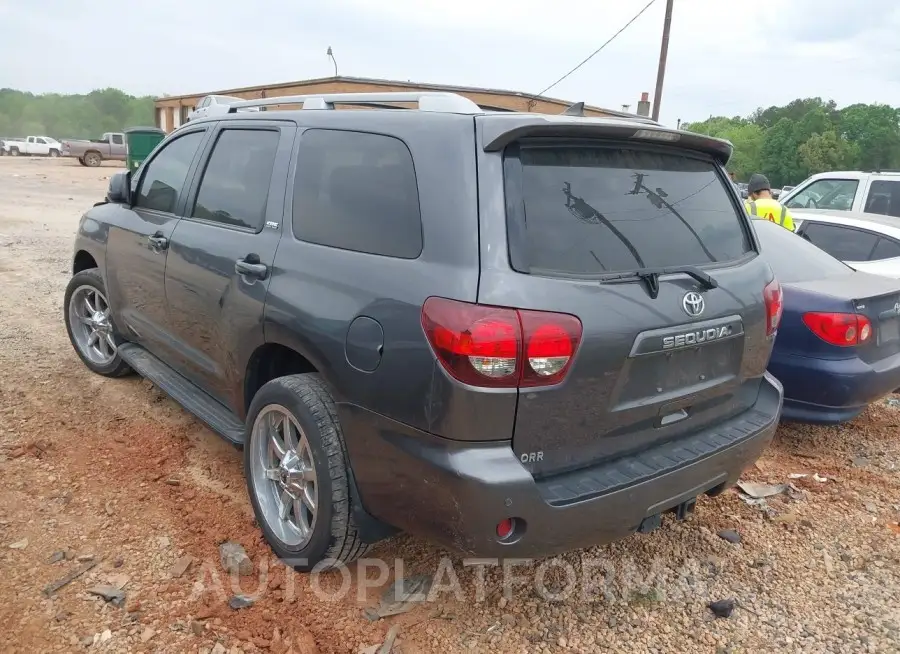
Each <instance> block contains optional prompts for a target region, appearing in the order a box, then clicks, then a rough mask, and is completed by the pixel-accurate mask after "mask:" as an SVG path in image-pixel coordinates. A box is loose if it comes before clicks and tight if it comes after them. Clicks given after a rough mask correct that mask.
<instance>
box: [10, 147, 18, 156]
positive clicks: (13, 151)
mask: <svg viewBox="0 0 900 654" xmlns="http://www.w3.org/2000/svg"><path fill="white" fill-rule="evenodd" d="M9 156H11V157H18V156H19V148H10V149H9Z"/></svg>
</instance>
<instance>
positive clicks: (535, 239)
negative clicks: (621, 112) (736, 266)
mask: <svg viewBox="0 0 900 654" xmlns="http://www.w3.org/2000/svg"><path fill="white" fill-rule="evenodd" d="M506 174H507V184H506V186H507V211H508V222H507V225H508V231H509V237H510V255H511V260H512V264H513V267H514V268H515V269H517V270H520V271H522V272H532V273H538V274H549V275H554V274H556V275H565V276H572V275H574V276H583V275H587V276H590V275H602V274H604V273H609V272H624V271H632V270H640V269H643V268H659V267H666V266H676V265H704V264H711V263H721V262H729V261H734V260H736V259H739V258H741V257H742V256H744V255H745V254H747V253H748V252H750V241H749V238H748V232H747V229H748V226H747V219H746V218H745V217H743V216H742V214H741V212H740V210H739V208H738V207H737V206H736V204H735V198H734V197H733V194H734V190H733V189H731V188H730V187H729V186H727V185H726V181H725V178H724V177H723V176H722V175H721V174H720V173H719V171H718V170H717V169H716V166H715V165H714V164H713V163H712V162H711V161H707V160H704V159H699V158H695V157H692V156H690V155H687V154H681V153H680V152H678V151H671V152H665V151H662V150H655V149H646V150H644V149H633V148H616V147H601V146H596V145H590V146H579V145H547V146H542V145H534V146H531V145H529V146H525V145H523V146H521V148H516V149H515V150H513V151H511V152H507V164H506Z"/></svg>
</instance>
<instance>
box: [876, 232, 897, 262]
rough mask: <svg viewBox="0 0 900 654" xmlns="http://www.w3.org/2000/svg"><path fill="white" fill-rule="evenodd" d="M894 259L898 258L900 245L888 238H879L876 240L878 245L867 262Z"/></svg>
mask: <svg viewBox="0 0 900 654" xmlns="http://www.w3.org/2000/svg"><path fill="white" fill-rule="evenodd" d="M894 257H900V243H897V241H895V240H893V239H890V238H884V237H881V238H880V239H878V244H877V245H876V246H875V250H874V251H873V252H872V256H871V257H870V258H869V260H870V261H881V260H882V259H892V258H894Z"/></svg>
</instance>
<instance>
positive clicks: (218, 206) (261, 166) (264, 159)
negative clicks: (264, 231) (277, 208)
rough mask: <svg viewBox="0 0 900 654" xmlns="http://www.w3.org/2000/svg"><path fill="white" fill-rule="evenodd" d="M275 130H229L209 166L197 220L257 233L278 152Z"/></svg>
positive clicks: (222, 135)
mask: <svg viewBox="0 0 900 654" xmlns="http://www.w3.org/2000/svg"><path fill="white" fill-rule="evenodd" d="M279 138H280V133H279V132H277V131H274V130H258V129H226V130H223V131H222V132H221V133H220V134H219V138H218V139H217V140H216V145H215V147H214V148H213V151H212V154H211V155H210V157H209V163H207V164H206V170H205V171H204V172H203V179H202V180H201V181H200V190H199V191H198V192H197V201H196V202H195V203H194V211H193V213H192V214H191V215H192V216H193V217H194V218H199V219H201V220H209V221H212V222H217V223H222V224H225V225H231V226H233V227H241V228H244V229H251V230H253V231H257V230H258V229H260V228H261V227H262V224H263V219H264V217H265V213H266V201H267V200H268V197H269V184H271V182H272V169H273V167H274V165H275V152H276V150H278V140H279Z"/></svg>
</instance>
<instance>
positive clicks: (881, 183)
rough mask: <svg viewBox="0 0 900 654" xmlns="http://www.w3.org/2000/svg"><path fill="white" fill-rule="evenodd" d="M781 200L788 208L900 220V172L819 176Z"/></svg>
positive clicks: (858, 172) (824, 174)
mask: <svg viewBox="0 0 900 654" xmlns="http://www.w3.org/2000/svg"><path fill="white" fill-rule="evenodd" d="M778 201H779V202H781V204H783V205H785V206H787V207H788V208H789V209H828V210H830V211H864V212H866V213H880V214H882V215H887V216H894V217H897V218H900V172H893V171H891V172H889V171H882V172H877V173H876V172H862V171H858V170H857V171H832V172H827V173H819V174H818V175H813V176H812V177H810V178H809V179H807V180H806V181H804V182H802V183H800V184H798V185H797V186H796V187H795V188H793V189H791V190H790V191H789V192H788V193H782V194H781V197H780V198H779V199H778Z"/></svg>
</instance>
